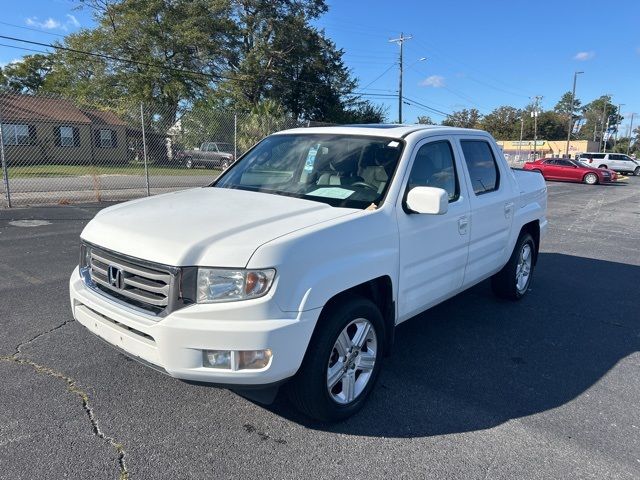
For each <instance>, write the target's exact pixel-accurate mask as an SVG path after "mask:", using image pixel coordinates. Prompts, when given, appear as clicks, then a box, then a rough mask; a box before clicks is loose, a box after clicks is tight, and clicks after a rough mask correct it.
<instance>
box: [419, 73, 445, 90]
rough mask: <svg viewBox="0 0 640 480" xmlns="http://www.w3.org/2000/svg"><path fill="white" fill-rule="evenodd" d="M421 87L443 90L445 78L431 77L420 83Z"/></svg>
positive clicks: (439, 76)
mask: <svg viewBox="0 0 640 480" xmlns="http://www.w3.org/2000/svg"><path fill="white" fill-rule="evenodd" d="M420 85H422V86H423V87H433V88H441V87H444V85H445V83H444V77H443V76H441V75H431V76H430V77H427V78H425V79H424V80H423V81H422V82H420Z"/></svg>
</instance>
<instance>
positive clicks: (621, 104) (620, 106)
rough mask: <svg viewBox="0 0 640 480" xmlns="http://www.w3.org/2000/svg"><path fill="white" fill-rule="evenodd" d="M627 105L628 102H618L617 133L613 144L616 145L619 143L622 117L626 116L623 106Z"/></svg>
mask: <svg viewBox="0 0 640 480" xmlns="http://www.w3.org/2000/svg"><path fill="white" fill-rule="evenodd" d="M624 106H626V103H619V104H618V112H617V118H616V135H615V137H613V146H614V147H615V145H616V143H618V129H619V128H620V124H621V123H622V119H623V118H624V117H623V116H622V107H624Z"/></svg>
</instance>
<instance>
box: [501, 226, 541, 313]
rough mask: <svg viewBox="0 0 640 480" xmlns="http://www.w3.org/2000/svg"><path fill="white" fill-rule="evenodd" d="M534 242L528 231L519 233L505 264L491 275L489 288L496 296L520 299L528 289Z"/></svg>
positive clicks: (531, 273) (534, 250)
mask: <svg viewBox="0 0 640 480" xmlns="http://www.w3.org/2000/svg"><path fill="white" fill-rule="evenodd" d="M535 252H536V244H535V241H534V240H533V237H532V236H531V235H530V234H529V233H526V232H525V233H521V234H520V237H519V238H518V241H517V242H516V246H515V248H514V249H513V252H512V253H511V257H510V258H509V261H508V262H507V264H506V265H505V266H504V267H503V268H502V270H500V271H499V272H498V273H496V274H495V275H494V276H493V277H491V288H492V289H493V293H495V294H496V295H497V296H498V297H501V298H506V299H508V300H520V299H521V298H522V297H524V295H525V294H526V293H527V290H529V286H530V285H531V279H532V277H533V266H534V265H533V262H534V256H535Z"/></svg>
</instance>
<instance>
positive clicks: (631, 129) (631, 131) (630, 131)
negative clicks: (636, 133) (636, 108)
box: [627, 113, 635, 155]
mask: <svg viewBox="0 0 640 480" xmlns="http://www.w3.org/2000/svg"><path fill="white" fill-rule="evenodd" d="M634 115H635V113H632V114H631V123H630V124H629V143H627V155H629V149H630V148H631V137H632V135H633V116H634Z"/></svg>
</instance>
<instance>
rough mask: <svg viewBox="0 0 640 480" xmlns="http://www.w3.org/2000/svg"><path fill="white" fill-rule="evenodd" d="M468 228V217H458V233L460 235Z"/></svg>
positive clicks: (464, 233)
mask: <svg viewBox="0 0 640 480" xmlns="http://www.w3.org/2000/svg"><path fill="white" fill-rule="evenodd" d="M468 228H469V218H468V217H460V218H459V219H458V233H460V235H466V234H467V230H468Z"/></svg>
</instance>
